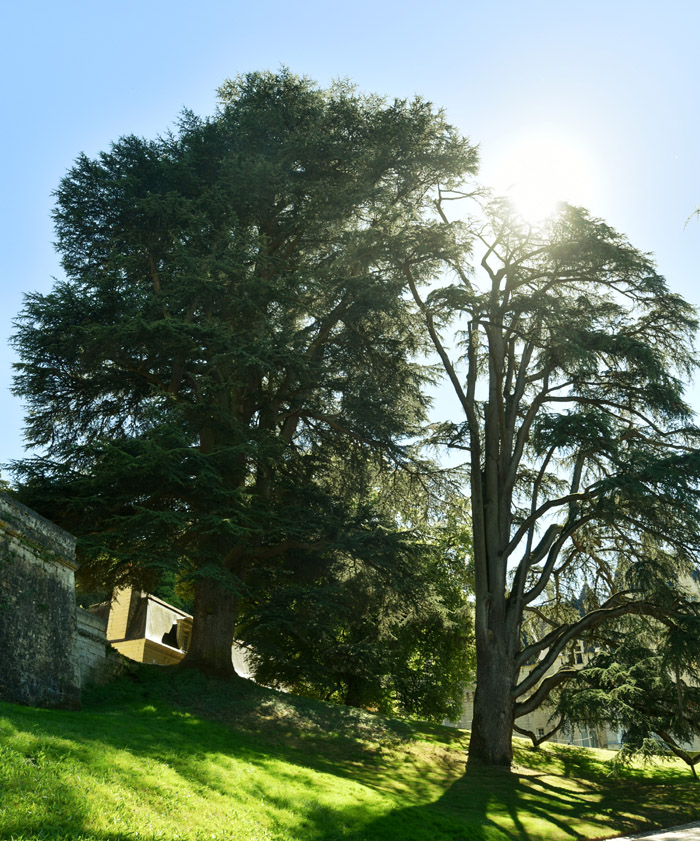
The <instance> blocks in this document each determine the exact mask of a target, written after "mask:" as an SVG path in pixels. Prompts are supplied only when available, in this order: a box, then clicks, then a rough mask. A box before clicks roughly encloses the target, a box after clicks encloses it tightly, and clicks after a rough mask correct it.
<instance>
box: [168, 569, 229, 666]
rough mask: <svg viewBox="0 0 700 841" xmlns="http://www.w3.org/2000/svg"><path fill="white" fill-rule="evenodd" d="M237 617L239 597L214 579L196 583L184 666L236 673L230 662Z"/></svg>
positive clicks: (205, 579) (201, 579)
mask: <svg viewBox="0 0 700 841" xmlns="http://www.w3.org/2000/svg"><path fill="white" fill-rule="evenodd" d="M237 616H238V597H237V596H236V595H235V594H234V593H231V592H229V591H227V590H224V588H223V587H222V586H221V584H220V583H219V582H217V581H213V580H212V579H211V578H200V579H199V580H198V581H197V583H196V585H195V593H194V610H193V621H192V638H191V640H190V647H189V648H188V650H187V654H186V655H185V657H184V659H183V660H182V661H181V663H180V666H181V667H182V668H189V669H199V670H200V671H203V672H207V673H210V674H218V675H234V674H236V670H235V669H234V668H233V663H232V661H231V646H232V645H233V639H234V633H235V630H236V619H237Z"/></svg>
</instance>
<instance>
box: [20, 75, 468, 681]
mask: <svg viewBox="0 0 700 841" xmlns="http://www.w3.org/2000/svg"><path fill="white" fill-rule="evenodd" d="M219 94H220V107H219V109H218V111H217V113H216V114H215V115H214V116H213V117H211V118H206V119H205V118H199V117H196V116H194V115H193V114H191V113H189V112H186V113H185V114H183V115H182V117H181V119H180V122H179V124H178V125H177V127H176V129H175V130H174V131H172V132H170V133H168V134H165V135H163V136H162V137H159V138H156V139H155V140H145V139H142V138H138V137H134V136H126V137H123V138H121V139H120V140H118V141H117V142H115V143H114V144H113V145H112V146H111V148H110V149H109V151H107V152H103V153H101V154H100V155H98V156H97V157H96V158H94V159H91V158H89V157H87V156H86V155H81V156H80V157H79V158H78V159H77V161H76V163H75V165H74V166H73V168H72V169H71V170H70V171H69V172H68V174H67V175H66V176H65V178H64V179H63V180H62V182H61V184H60V185H59V188H58V190H57V192H56V210H55V224H56V234H57V248H58V250H59V252H60V254H61V258H62V265H63V269H64V272H65V279H63V280H60V281H58V282H57V283H56V284H55V286H54V288H53V290H52V291H51V292H50V293H49V294H47V295H39V294H34V295H30V296H28V298H27V300H26V303H25V306H24V309H23V310H22V312H21V314H20V316H19V318H18V321H17V334H16V338H15V344H16V347H17V349H18V351H19V354H20V358H21V362H20V364H19V366H18V373H17V377H16V385H15V389H16V392H17V393H18V394H19V395H21V396H23V397H24V398H25V400H26V402H27V406H28V414H27V440H28V442H29V444H30V445H32V446H33V447H35V448H39V452H40V454H39V455H38V456H36V457H33V458H28V459H25V460H23V461H22V462H21V463H19V464H17V465H16V471H17V474H18V475H19V476H20V477H21V479H22V483H23V489H22V493H23V495H24V498H25V499H26V500H27V501H28V502H29V503H30V504H32V505H34V506H35V507H37V508H38V509H39V510H41V511H42V512H44V513H46V514H48V515H50V516H52V517H53V518H54V519H56V520H57V521H58V522H60V523H62V524H63V525H65V526H66V527H68V528H70V529H71V530H73V531H74V532H75V533H76V534H77V535H78V537H79V538H80V541H79V553H80V557H81V560H82V561H83V563H84V567H83V569H84V571H92V573H93V575H94V576H95V577H97V578H98V579H100V580H101V581H102V582H109V583H119V582H121V581H124V580H126V579H130V580H132V581H134V582H136V583H139V582H141V583H142V584H143V585H144V586H151V585H152V584H153V582H154V581H156V580H157V579H158V577H159V575H161V574H162V573H163V572H166V573H168V574H169V575H172V573H173V571H176V572H177V573H178V574H179V575H183V576H187V577H189V579H190V580H191V581H192V582H193V584H194V628H193V636H192V641H191V646H190V650H189V652H188V655H187V657H186V659H185V663H188V664H191V665H196V666H199V667H202V668H209V669H214V670H219V671H227V670H229V669H231V668H232V667H231V662H230V647H231V641H232V637H233V634H234V631H235V625H236V615H237V606H238V603H239V600H240V598H241V597H242V596H246V595H247V594H248V593H249V590H250V588H254V587H255V585H256V575H257V572H258V570H260V569H261V567H263V566H265V565H267V564H269V562H270V559H272V558H280V557H283V556H284V555H285V553H289V552H295V551H296V552H300V551H305V552H314V551H322V550H326V549H327V548H328V547H329V546H331V545H336V544H338V543H344V545H345V547H346V551H347V552H351V551H352V547H351V546H350V544H351V543H352V539H351V536H349V535H348V533H347V528H346V524H347V522H348V518H346V517H345V516H344V514H343V512H342V506H340V504H339V503H338V501H337V500H335V499H334V498H333V495H332V494H331V493H330V492H329V490H328V484H327V483H326V484H324V482H323V481H322V480H321V478H320V477H323V476H324V475H326V476H327V475H328V473H329V471H331V472H332V471H333V470H334V469H335V466H334V464H335V463H336V461H337V460H338V459H341V460H342V459H347V458H350V456H351V453H352V451H353V449H356V448H360V449H364V450H370V449H371V450H376V451H379V450H381V451H382V452H384V453H385V454H386V455H387V457H388V458H390V459H392V460H393V461H394V462H396V461H400V460H401V459H403V458H404V457H405V448H404V446H403V445H404V444H405V443H406V442H407V441H409V440H410V439H411V437H412V436H414V435H415V434H416V431H417V430H418V428H419V425H420V423H421V421H422V419H423V416H424V410H425V405H426V399H425V397H424V395H423V393H422V390H421V388H422V385H423V384H424V382H425V380H426V376H427V374H426V371H425V370H424V369H423V368H421V366H419V365H418V364H417V363H416V362H415V361H414V360H415V357H416V355H417V354H419V353H420V351H421V346H422V343H423V339H422V337H421V333H420V330H418V329H417V328H416V321H415V315H414V313H412V312H411V310H410V308H409V306H408V303H407V301H406V298H405V296H404V295H402V290H403V289H404V286H405V279H404V278H403V276H402V274H401V273H400V272H399V271H397V270H396V266H395V263H394V257H395V256H396V255H397V254H402V253H408V252H409V251H411V252H414V251H416V250H419V251H421V253H422V254H423V256H424V258H425V260H426V265H427V264H428V263H436V262H438V261H439V258H440V254H441V251H442V249H443V248H444V236H443V233H442V227H441V226H439V225H436V224H435V218H434V216H435V213H434V206H433V189H434V186H435V185H436V184H437V183H441V184H444V185H447V186H450V185H453V186H454V185H456V184H458V183H460V182H461V180H462V179H463V177H464V176H465V174H466V173H470V172H472V171H473V170H474V169H475V166H476V152H475V150H474V148H473V147H472V146H470V145H469V143H468V142H467V141H466V140H465V139H463V138H462V137H461V136H460V135H459V134H458V133H457V132H456V131H455V130H454V129H453V128H452V127H451V126H450V125H449V124H448V123H447V122H446V121H445V119H444V116H443V115H442V114H441V113H440V112H439V111H436V110H435V109H434V108H433V107H432V106H431V105H430V104H429V103H426V102H424V101H422V100H420V99H415V100H413V101H410V102H408V101H395V102H392V103H387V102H385V101H384V100H382V99H381V98H378V97H373V96H364V95H361V94H358V93H357V92H356V91H355V90H354V89H353V88H352V87H351V86H349V85H347V84H342V83H341V84H337V85H334V86H333V87H332V88H330V89H328V90H322V89H319V88H318V87H317V86H316V85H314V84H313V83H312V82H310V81H309V80H307V79H302V78H298V77H296V76H294V75H292V74H291V73H289V72H287V71H282V72H280V73H276V74H274V73H252V74H249V75H247V76H243V77H241V78H238V79H236V80H233V81H228V82H226V83H225V84H224V85H223V86H222V88H221V89H220V91H219ZM372 523H373V521H372V518H371V517H368V518H366V520H365V521H364V522H357V518H355V530H356V532H358V533H360V534H365V535H366V534H367V533H371V532H372V528H373V525H372Z"/></svg>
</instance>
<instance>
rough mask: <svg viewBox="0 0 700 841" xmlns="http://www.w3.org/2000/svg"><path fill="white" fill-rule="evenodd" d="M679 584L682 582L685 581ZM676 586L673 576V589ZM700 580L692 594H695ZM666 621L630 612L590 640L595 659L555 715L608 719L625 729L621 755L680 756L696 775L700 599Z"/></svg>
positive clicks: (575, 720) (588, 722) (563, 695)
mask: <svg viewBox="0 0 700 841" xmlns="http://www.w3.org/2000/svg"><path fill="white" fill-rule="evenodd" d="M680 586H682V585H680ZM678 587H679V583H678V582H676V581H670V582H669V590H675V589H676V588H678ZM696 588H697V584H695V585H694V586H691V587H690V588H689V590H688V593H687V597H688V598H690V599H692V598H693V596H694V597H695V599H697V596H698V592H697V589H696ZM669 607H670V610H669V614H670V616H672V617H673V618H674V619H675V620H676V621H669V619H668V618H667V617H666V616H664V617H663V621H660V620H658V619H656V618H651V617H648V616H626V617H622V618H621V619H619V620H617V621H616V622H614V623H611V624H612V627H609V628H604V629H600V630H599V632H598V633H597V634H595V635H594V638H593V639H592V640H591V650H592V651H593V652H594V653H593V654H592V658H591V660H590V661H589V662H588V663H587V664H586V667H585V668H583V669H581V670H580V671H578V672H577V674H576V675H575V676H574V677H573V678H572V679H571V680H570V681H569V682H568V683H566V684H564V688H563V690H562V691H561V692H560V693H559V694H558V697H557V699H556V710H555V711H554V716H555V717H558V718H560V719H562V720H564V721H566V722H567V723H568V724H569V725H570V726H572V725H578V726H582V727H589V728H590V727H601V726H608V727H613V728H616V729H618V730H619V731H620V732H621V735H622V757H623V758H624V757H626V756H639V755H642V756H648V755H654V756H659V755H663V754H666V755H669V754H672V755H675V756H678V757H679V758H681V759H682V760H683V761H684V762H685V763H686V764H687V765H688V767H689V768H690V770H691V772H692V774H693V776H694V777H695V778H696V779H697V772H696V770H695V765H696V764H697V763H698V762H700V751H692V750H691V749H690V748H689V747H688V745H689V744H691V743H692V742H693V739H694V738H695V737H697V736H698V735H700V685H698V674H699V673H700V605H698V604H697V602H696V603H695V612H694V613H693V612H689V611H687V610H686V611H685V612H684V614H681V615H674V610H673V604H671V605H670V606H669Z"/></svg>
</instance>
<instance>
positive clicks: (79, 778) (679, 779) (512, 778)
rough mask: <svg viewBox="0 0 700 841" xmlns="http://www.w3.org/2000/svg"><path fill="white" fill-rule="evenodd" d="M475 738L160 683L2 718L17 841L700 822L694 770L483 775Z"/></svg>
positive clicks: (543, 769) (547, 768) (365, 838)
mask: <svg viewBox="0 0 700 841" xmlns="http://www.w3.org/2000/svg"><path fill="white" fill-rule="evenodd" d="M467 741H468V734H466V733H464V732H462V731H456V730H452V729H449V728H443V727H436V726H431V725H425V724H418V723H415V722H406V721H400V720H396V719H386V718H381V717H378V716H373V715H370V714H368V713H363V712H360V711H357V710H350V709H344V708H340V707H329V706H328V705H325V704H322V703H320V702H315V701H311V700H308V699H304V698H298V697H295V696H291V695H284V694H280V693H276V692H272V691H269V690H266V689H263V688H261V687H258V686H255V685H253V684H251V683H249V682H247V681H243V680H233V681H217V680H212V679H207V678H205V677H203V676H201V675H199V674H196V673H176V672H174V671H172V670H169V669H165V668H159V667H138V668H134V669H133V671H132V673H131V674H130V675H127V676H125V677H123V678H121V679H120V680H119V681H117V682H115V683H112V684H110V685H108V686H106V687H103V688H101V689H95V690H92V692H91V693H89V694H88V695H87V697H86V698H85V703H84V708H83V710H82V711H80V712H65V711H50V710H37V709H32V708H29V707H20V706H15V705H13V704H0V838H2V839H14V840H15V841H28V840H29V839H71V840H72V841H87V839H90V841H126V839H147V841H155V839H163V841H171V839H172V840H173V841H175V839H187V840H188V841H190V839H192V841H194V839H197V841H204V839H207V841H217V840H220V839H226V840H227V841H229V839H234V840H235V841H263V839H265V841H268V839H269V841H283V839H289V841H291V840H292V839H293V841H335V839H338V841H340V839H343V841H375V840H376V841H447V839H450V841H457V839H459V840H460V841H462V839H464V841H467V840H468V841H472V839H486V840H487V841H497V839H523V841H535V840H536V839H537V841H539V839H577V838H581V839H584V838H585V839H595V838H605V837H610V836H613V835H617V834H621V833H626V832H631V831H638V830H643V829H649V828H651V827H656V826H670V825H673V824H678V823H681V822H683V821H685V820H691V819H695V818H696V817H697V805H696V804H697V800H698V794H699V793H700V788H699V787H698V786H697V785H696V784H694V783H693V781H692V779H691V777H690V775H689V774H688V773H687V771H686V770H684V769H683V768H682V767H680V766H679V765H677V764H674V763H667V764H664V765H662V766H654V767H647V768H636V769H630V770H627V771H625V772H624V773H623V772H620V773H618V775H617V776H611V765H610V762H609V757H610V754H607V753H605V752H603V751H589V750H584V749H573V748H566V747H556V746H553V747H550V748H546V749H541V750H539V751H536V752H535V751H531V750H529V749H527V748H526V747H525V746H524V744H523V745H522V746H518V748H517V756H516V762H517V766H516V768H515V770H514V772H513V773H510V774H508V773H505V772H499V771H490V772H486V771H483V772H480V773H478V774H465V772H464V759H465V749H466V745H467Z"/></svg>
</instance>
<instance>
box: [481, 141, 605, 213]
mask: <svg viewBox="0 0 700 841" xmlns="http://www.w3.org/2000/svg"><path fill="white" fill-rule="evenodd" d="M494 170H495V171H494V175H495V178H494V179H493V182H494V186H495V188H496V190H497V192H498V193H500V194H502V195H506V196H508V197H509V198H510V199H511V201H512V202H513V204H514V205H515V208H516V210H517V211H518V213H520V215H521V216H522V217H523V218H524V219H525V220H526V221H527V222H532V223H535V222H538V221H540V220H542V219H544V218H546V217H547V216H549V215H550V214H551V213H553V212H554V211H555V210H556V207H557V205H558V204H559V202H561V201H565V202H568V203H569V204H577V205H583V206H584V207H590V206H591V204H592V203H593V200H594V199H595V195H596V192H597V184H596V182H597V179H596V166H595V164H594V161H593V159H592V156H591V155H590V154H589V153H588V152H587V150H586V149H585V147H584V146H583V144H581V143H578V142H576V141H575V140H574V139H572V138H570V137H566V136H564V135H561V134H557V133H555V132H551V131H548V132H538V133H532V134H528V135H525V136H522V137H520V138H518V139H515V140H514V141H513V143H511V144H510V145H509V146H508V147H507V148H505V149H504V150H503V152H502V154H501V155H500V156H499V157H498V159H497V161H494Z"/></svg>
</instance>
